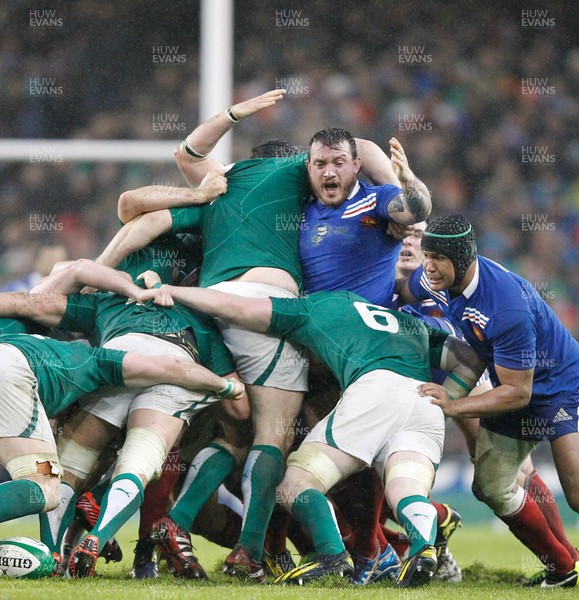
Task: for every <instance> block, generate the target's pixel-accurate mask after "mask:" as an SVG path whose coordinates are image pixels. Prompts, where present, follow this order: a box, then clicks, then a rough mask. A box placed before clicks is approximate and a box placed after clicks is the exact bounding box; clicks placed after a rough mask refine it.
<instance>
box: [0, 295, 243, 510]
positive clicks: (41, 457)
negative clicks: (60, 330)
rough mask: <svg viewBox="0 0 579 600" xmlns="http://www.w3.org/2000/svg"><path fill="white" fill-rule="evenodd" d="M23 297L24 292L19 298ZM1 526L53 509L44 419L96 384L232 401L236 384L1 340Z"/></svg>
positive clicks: (184, 364)
mask: <svg viewBox="0 0 579 600" xmlns="http://www.w3.org/2000/svg"><path fill="white" fill-rule="evenodd" d="M23 295H25V294H23ZM0 364H1V377H0V464H2V465H4V466H5V467H6V469H7V471H8V472H9V473H10V476H11V477H12V481H9V482H6V483H3V484H1V485H0V522H4V521H8V520H11V519H15V518H17V517H21V516H24V515H29V514H36V513H42V512H47V511H52V510H54V509H56V508H58V507H59V505H60V499H61V497H60V486H59V480H60V477H61V475H62V468H61V466H60V464H59V460H58V455H57V450H56V443H55V440H54V436H53V433H52V429H51V427H50V424H49V421H48V420H49V419H50V418H53V417H55V416H56V415H58V414H59V413H60V412H62V411H63V410H65V409H66V408H67V407H68V406H70V405H71V404H72V403H73V402H74V401H75V400H77V399H78V398H79V397H81V396H83V395H84V394H87V393H90V392H92V391H94V390H96V389H97V388H99V387H101V386H103V385H126V386H131V387H143V386H149V385H154V384H157V383H161V382H163V383H167V384H172V385H180V386H184V387H187V388H188V389H195V390H206V391H207V392H209V393H223V392H224V390H225V391H226V392H227V396H228V397H238V396H240V395H241V394H242V393H243V386H242V385H241V384H240V383H239V382H237V383H235V387H234V388H233V387H231V386H230V383H229V380H225V379H223V378H222V377H219V376H218V375H215V374H214V373H212V372H211V371H209V370H208V369H206V368H205V367H202V366H201V365H199V364H196V363H193V362H190V361H185V360H182V359H179V358H176V357H171V356H165V355H163V356H142V355H140V354H137V353H132V352H122V351H117V350H107V349H104V348H88V347H87V346H86V345H85V344H83V343H81V342H60V341H57V340H53V339H50V338H45V337H43V336H38V335H28V334H12V335H10V334H6V335H2V336H1V337H0Z"/></svg>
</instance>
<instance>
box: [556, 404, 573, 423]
mask: <svg viewBox="0 0 579 600" xmlns="http://www.w3.org/2000/svg"><path fill="white" fill-rule="evenodd" d="M572 420H573V417H572V416H571V415H570V414H569V413H568V412H567V411H566V410H565V409H564V408H560V409H559V410H558V411H557V414H556V415H555V416H554V417H553V423H561V421H572Z"/></svg>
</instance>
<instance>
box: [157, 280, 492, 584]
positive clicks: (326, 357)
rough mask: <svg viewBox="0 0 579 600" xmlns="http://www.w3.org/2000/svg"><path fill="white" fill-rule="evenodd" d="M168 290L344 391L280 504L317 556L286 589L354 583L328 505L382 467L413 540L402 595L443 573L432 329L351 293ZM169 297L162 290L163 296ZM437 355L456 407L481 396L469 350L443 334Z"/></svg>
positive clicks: (302, 454)
mask: <svg viewBox="0 0 579 600" xmlns="http://www.w3.org/2000/svg"><path fill="white" fill-rule="evenodd" d="M163 287H166V286H163ZM167 288H168V290H169V292H170V293H171V296H174V298H175V299H176V300H177V301H179V302H181V303H183V304H185V305H187V306H191V307H195V308H197V309H199V310H202V311H203V312H207V313H208V314H211V315H213V316H215V317H218V318H222V319H226V320H228V321H231V322H232V323H235V324H237V325H239V326H240V327H246V328H248V329H253V330H256V331H261V332H267V333H273V334H278V335H282V336H284V337H285V336H287V337H288V338H289V339H292V340H294V341H295V342H297V343H300V344H301V345H304V346H305V347H307V348H308V349H309V350H311V351H312V353H314V355H316V356H317V357H318V358H320V359H321V360H323V361H324V362H325V363H326V364H327V366H328V367H329V368H330V370H331V371H332V373H333V374H334V375H335V376H336V377H337V379H338V381H339V383H340V386H341V389H342V390H344V393H343V396H342V399H341V400H340V402H339V403H338V406H337V407H336V408H335V409H334V410H333V411H332V412H331V413H330V414H329V415H328V416H327V417H326V418H325V419H323V420H322V421H320V423H319V424H318V425H317V426H316V427H315V428H314V429H313V430H312V432H311V433H310V434H309V435H308V436H307V437H306V440H305V441H304V443H303V444H302V445H301V446H300V448H299V449H298V450H297V452H296V453H293V454H292V455H290V457H289V459H288V470H287V472H286V474H285V477H284V479H283V481H282V483H281V484H280V486H279V489H278V500H279V501H280V502H281V503H282V504H283V505H284V506H285V507H286V508H287V509H288V510H290V511H291V513H292V515H293V516H294V517H295V518H296V519H297V520H298V522H299V523H300V524H301V526H302V528H304V530H305V531H307V533H308V534H309V535H310V537H311V538H312V540H313V542H314V544H315V549H316V557H315V559H314V560H313V561H312V562H309V563H306V564H305V565H301V566H299V567H296V568H295V569H293V570H291V571H289V572H288V573H286V574H285V575H283V576H281V577H279V578H278V579H277V580H276V581H277V582H278V583H285V582H291V583H301V582H302V581H304V580H308V579H313V578H317V577H320V576H324V575H328V574H338V575H352V574H353V572H354V565H353V562H352V559H351V557H350V555H349V554H348V553H347V552H346V551H345V549H344V545H343V543H342V539H341V536H340V533H339V530H338V528H337V526H336V524H335V521H334V518H333V516H332V511H331V509H330V505H329V504H328V501H327V499H326V498H325V496H324V494H325V493H326V492H327V491H328V490H329V489H330V488H331V487H332V486H333V485H334V484H336V483H338V482H339V481H341V480H342V479H344V478H345V477H347V476H348V475H350V474H352V473H354V472H356V471H358V470H359V469H360V468H361V467H363V466H364V465H371V464H373V465H374V466H376V468H377V469H378V471H379V472H380V473H381V474H383V475H384V479H385V494H386V499H387V501H388V502H389V504H390V506H391V507H392V509H393V510H394V511H395V512H396V514H397V517H398V519H399V521H400V523H401V524H402V525H403V527H404V529H405V531H406V532H407V534H408V537H409V539H410V540H411V549H410V552H409V558H408V560H407V561H406V563H405V564H404V565H403V567H402V570H401V573H400V575H399V578H398V580H397V584H398V586H400V587H407V586H418V585H424V584H426V583H428V582H429V581H430V577H431V576H432V574H433V573H434V571H435V570H436V551H435V548H434V541H435V537H436V510H435V509H434V507H433V506H432V505H431V504H430V502H429V501H428V498H427V496H428V493H429V491H430V488H431V486H432V482H433V479H434V472H435V465H437V464H438V463H439V461H440V456H441V453H442V443H443V438H444V418H443V415H442V413H441V412H439V411H437V410H432V409H433V406H432V404H429V403H428V402H426V403H423V402H420V401H419V400H418V398H419V396H418V392H417V386H418V385H419V384H420V381H426V380H427V379H428V378H429V372H428V365H429V334H428V331H427V329H426V327H425V326H424V325H423V324H422V322H420V321H419V320H417V319H415V318H414V317H410V316H408V315H404V314H403V313H398V312H393V311H388V310H387V309H384V308H382V307H380V306H376V305H371V304H368V303H366V302H365V300H364V299H363V298H361V297H360V296H357V295H355V294H351V293H349V292H317V293H314V294H312V295H310V296H308V297H307V298H301V299H281V298H264V299H248V298H242V297H240V296H236V295H232V294H222V293H219V292H216V291H214V290H204V289H201V288H178V287H173V286H167ZM159 293H160V290H151V294H152V297H154V296H156V295H157V294H159ZM430 346H431V351H432V352H433V354H432V356H433V361H434V362H435V364H436V363H439V362H440V361H441V360H442V363H441V364H440V366H442V367H443V368H447V369H448V370H451V371H452V372H453V378H454V379H451V378H449V379H448V380H447V381H445V385H447V386H449V389H450V391H451V394H452V395H453V396H460V395H462V394H464V393H465V389H464V388H470V387H472V386H474V384H475V382H476V380H477V379H478V377H479V375H480V373H481V372H482V368H483V367H482V363H480V361H478V360H477V358H476V355H475V354H474V352H472V350H471V349H470V348H469V347H468V345H467V344H465V343H464V342H461V341H460V340H458V339H457V338H454V337H452V336H449V335H448V334H447V333H444V332H439V331H438V332H434V330H433V331H432V337H431V338H430ZM443 346H444V347H445V350H444V352H443ZM435 349H436V350H435ZM457 352H458V353H460V358H459V357H458V355H457ZM463 353H465V355H463ZM434 355H436V357H437V358H434ZM467 365H470V366H467ZM479 367H480V368H479ZM473 369H474V370H473ZM457 381H458V382H459V383H457ZM386 389H387V390H389V391H388V393H387V394H385V393H384V390H386ZM395 390H396V391H395ZM385 407H387V410H385Z"/></svg>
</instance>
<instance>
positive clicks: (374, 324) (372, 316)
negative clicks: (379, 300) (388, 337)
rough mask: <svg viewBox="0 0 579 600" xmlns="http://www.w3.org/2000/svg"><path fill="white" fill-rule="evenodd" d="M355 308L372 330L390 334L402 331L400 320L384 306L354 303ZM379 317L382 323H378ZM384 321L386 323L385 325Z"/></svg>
mask: <svg viewBox="0 0 579 600" xmlns="http://www.w3.org/2000/svg"><path fill="white" fill-rule="evenodd" d="M354 308H355V309H356V310H357V311H358V312H359V313H360V316H361V317H362V319H363V320H364V323H366V325H368V327H370V328H371V329H376V330H377V331H387V332H388V333H398V330H399V329H400V325H399V324H398V319H397V318H396V317H395V316H394V315H393V314H391V313H390V312H388V311H387V310H386V309H385V308H384V307H383V306H378V305H376V304H364V303H363V302H354ZM378 317H380V318H381V320H380V321H378ZM384 320H385V321H386V322H385V323H384Z"/></svg>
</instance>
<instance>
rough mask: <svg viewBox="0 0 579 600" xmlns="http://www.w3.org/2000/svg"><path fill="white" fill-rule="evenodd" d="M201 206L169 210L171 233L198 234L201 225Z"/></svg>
mask: <svg viewBox="0 0 579 600" xmlns="http://www.w3.org/2000/svg"><path fill="white" fill-rule="evenodd" d="M202 209H203V207H201V206H184V207H182V208H170V209H169V212H170V213H171V221H172V224H171V230H170V231H171V232H172V233H189V232H191V231H194V232H198V231H199V228H200V225H201V212H202Z"/></svg>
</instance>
